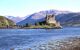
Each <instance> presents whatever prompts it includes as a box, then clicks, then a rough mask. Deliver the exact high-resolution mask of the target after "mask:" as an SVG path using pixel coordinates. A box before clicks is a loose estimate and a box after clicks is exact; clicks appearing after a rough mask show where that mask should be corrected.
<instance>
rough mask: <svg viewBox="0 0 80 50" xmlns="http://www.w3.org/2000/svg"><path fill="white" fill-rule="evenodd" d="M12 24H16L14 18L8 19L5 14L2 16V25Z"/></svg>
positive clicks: (0, 17)
mask: <svg viewBox="0 0 80 50" xmlns="http://www.w3.org/2000/svg"><path fill="white" fill-rule="evenodd" d="M12 25H15V23H14V22H13V21H12V20H10V19H8V18H6V17H4V16H0V27H2V26H12Z"/></svg>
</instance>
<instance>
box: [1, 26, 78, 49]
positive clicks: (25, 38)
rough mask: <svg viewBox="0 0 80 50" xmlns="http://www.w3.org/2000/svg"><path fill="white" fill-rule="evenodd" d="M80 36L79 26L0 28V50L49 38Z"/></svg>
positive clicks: (19, 46) (21, 46) (31, 44)
mask: <svg viewBox="0 0 80 50" xmlns="http://www.w3.org/2000/svg"><path fill="white" fill-rule="evenodd" d="M74 36H80V28H79V27H67V28H62V29H0V50H9V49H10V48H27V47H32V46H34V45H38V44H40V43H46V42H47V41H49V40H55V39H63V38H67V37H74Z"/></svg>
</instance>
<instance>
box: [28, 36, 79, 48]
mask: <svg viewBox="0 0 80 50" xmlns="http://www.w3.org/2000/svg"><path fill="white" fill-rule="evenodd" d="M28 49H29V50H80V37H69V38H66V39H62V40H56V41H52V40H51V41H49V42H48V43H47V44H40V45H38V46H36V47H33V49H31V48H28Z"/></svg>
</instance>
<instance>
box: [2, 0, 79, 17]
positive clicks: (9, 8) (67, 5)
mask: <svg viewBox="0 0 80 50" xmlns="http://www.w3.org/2000/svg"><path fill="white" fill-rule="evenodd" d="M50 9H54V10H61V11H73V12H80V0H0V15H3V16H20V17H24V16H26V15H30V14H33V13H35V12H39V11H43V10H50Z"/></svg>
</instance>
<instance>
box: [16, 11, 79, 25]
mask: <svg viewBox="0 0 80 50" xmlns="http://www.w3.org/2000/svg"><path fill="white" fill-rule="evenodd" d="M47 14H54V15H55V16H56V20H57V21H59V22H60V24H61V25H62V26H80V13H74V12H69V11H58V10H48V11H40V12H37V13H34V14H32V15H30V16H28V17H27V18H26V19H24V20H22V21H21V22H18V23H17V25H26V23H28V24H35V23H36V22H41V21H45V17H46V15H47Z"/></svg>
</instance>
